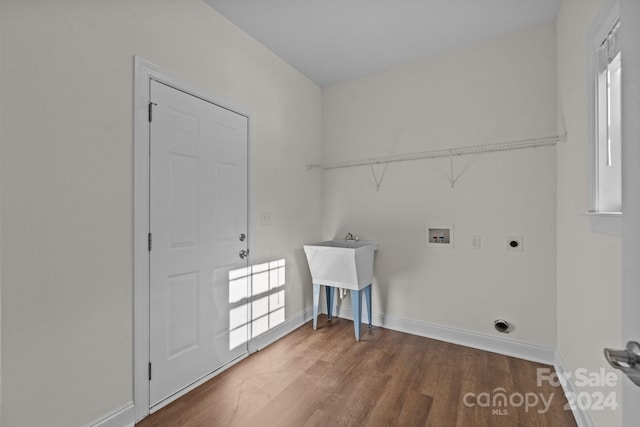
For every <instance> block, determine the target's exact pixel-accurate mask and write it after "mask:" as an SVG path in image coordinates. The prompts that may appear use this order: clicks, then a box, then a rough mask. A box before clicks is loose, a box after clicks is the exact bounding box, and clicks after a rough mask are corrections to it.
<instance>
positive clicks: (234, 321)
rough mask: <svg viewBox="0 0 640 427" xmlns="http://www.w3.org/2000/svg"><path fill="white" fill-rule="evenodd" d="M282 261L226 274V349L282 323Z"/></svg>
mask: <svg viewBox="0 0 640 427" xmlns="http://www.w3.org/2000/svg"><path fill="white" fill-rule="evenodd" d="M284 284H285V260H284V259H280V260H277V261H271V262H266V263H262V264H256V265H252V266H248V267H243V268H240V269H236V270H232V271H230V272H229V304H230V306H231V308H230V310H229V349H230V350H232V349H234V348H237V347H238V346H240V345H243V344H245V343H246V342H247V341H249V339H252V338H256V337H257V336H259V335H262V334H264V333H265V332H267V331H269V330H271V329H273V328H274V327H276V326H278V325H280V324H282V323H283V322H284V304H285V290H284Z"/></svg>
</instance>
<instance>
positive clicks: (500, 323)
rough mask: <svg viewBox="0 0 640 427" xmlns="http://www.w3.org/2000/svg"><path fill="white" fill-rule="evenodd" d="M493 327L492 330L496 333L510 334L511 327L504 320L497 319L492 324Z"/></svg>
mask: <svg viewBox="0 0 640 427" xmlns="http://www.w3.org/2000/svg"><path fill="white" fill-rule="evenodd" d="M493 326H494V328H496V331H498V332H501V333H503V334H508V333H509V332H511V325H510V324H509V322H507V321H506V320H503V319H497V320H496V321H494V322H493Z"/></svg>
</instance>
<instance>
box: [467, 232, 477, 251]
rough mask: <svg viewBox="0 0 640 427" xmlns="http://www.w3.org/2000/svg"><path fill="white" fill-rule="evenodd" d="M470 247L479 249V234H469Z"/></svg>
mask: <svg viewBox="0 0 640 427" xmlns="http://www.w3.org/2000/svg"><path fill="white" fill-rule="evenodd" d="M469 248H470V249H480V235H479V234H474V235H472V236H471V241H470V242H469Z"/></svg>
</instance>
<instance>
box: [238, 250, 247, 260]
mask: <svg viewBox="0 0 640 427" xmlns="http://www.w3.org/2000/svg"><path fill="white" fill-rule="evenodd" d="M239 255H240V259H245V258H246V257H248V256H249V249H243V250H241V251H240V253H239Z"/></svg>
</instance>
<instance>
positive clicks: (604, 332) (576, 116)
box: [557, 0, 627, 426]
mask: <svg viewBox="0 0 640 427" xmlns="http://www.w3.org/2000/svg"><path fill="white" fill-rule="evenodd" d="M602 4H603V2H602V1H601V0H564V1H563V3H562V7H561V10H560V14H559V16H558V19H557V32H558V129H559V131H564V130H565V129H566V131H567V134H568V138H567V142H566V143H565V144H562V145H561V146H560V147H559V148H558V219H557V221H558V236H557V241H558V351H559V353H560V355H561V357H562V358H563V359H564V361H565V363H566V364H567V368H568V369H569V371H570V372H575V370H576V369H579V368H584V369H587V370H588V371H589V372H599V370H600V369H601V368H604V367H606V366H607V365H606V362H605V360H604V357H603V355H602V349H603V348H604V347H617V346H619V341H620V328H621V309H620V301H621V299H620V298H621V280H622V279H621V246H620V238H618V237H612V236H609V235H604V234H598V233H593V232H592V231H591V226H590V223H589V218H587V216H585V215H584V213H585V212H587V211H588V210H589V208H590V202H589V197H590V196H589V173H588V165H589V150H590V143H589V139H588V135H589V123H588V108H589V105H588V96H587V95H588V91H587V89H588V82H587V73H588V31H589V27H590V26H591V23H592V21H593V20H594V18H595V17H596V15H597V13H598V11H599V10H600V7H601V6H602ZM624 73H625V76H626V75H627V70H626V60H625V71H624ZM625 155H626V154H625ZM623 169H624V168H623ZM584 391H587V392H589V393H591V392H594V391H598V390H594V389H593V388H584ZM599 391H602V392H606V393H607V394H608V393H609V392H615V393H618V394H617V396H618V398H619V397H620V396H621V394H620V387H619V386H618V387H616V388H614V389H611V388H606V389H602V390H599ZM591 417H592V418H593V420H594V422H595V423H596V425H598V426H615V425H620V422H621V411H610V410H605V411H591Z"/></svg>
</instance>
